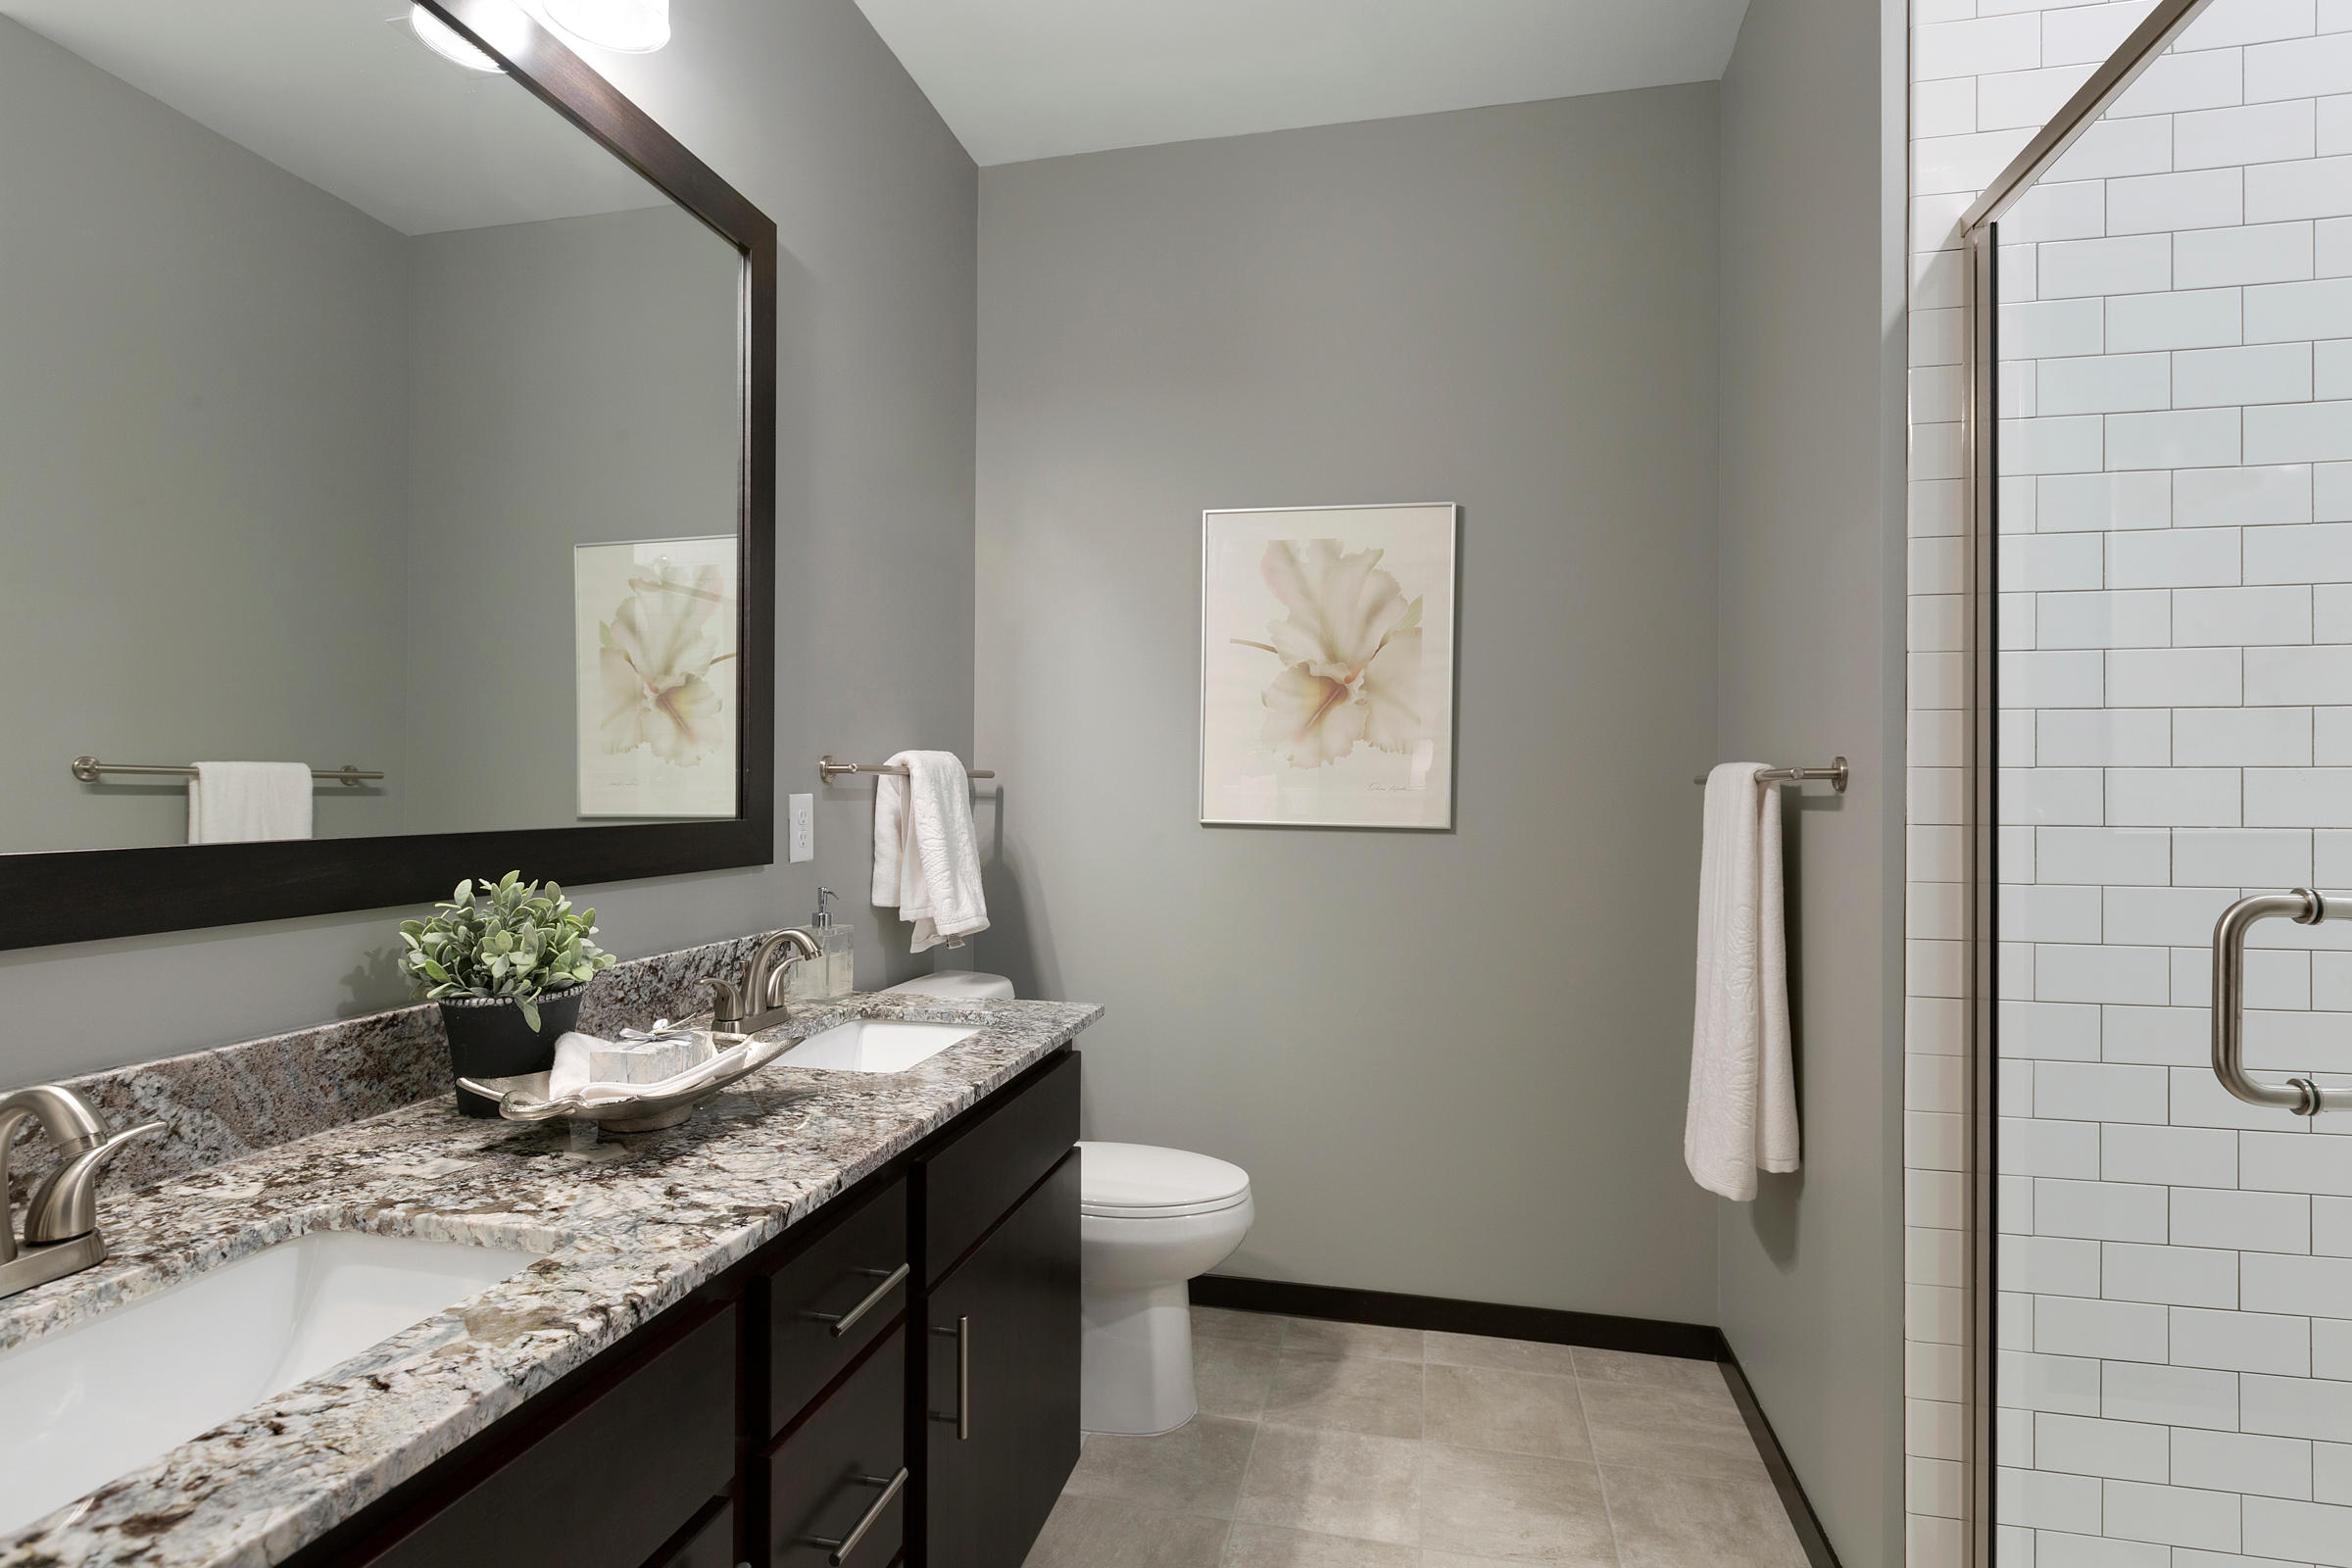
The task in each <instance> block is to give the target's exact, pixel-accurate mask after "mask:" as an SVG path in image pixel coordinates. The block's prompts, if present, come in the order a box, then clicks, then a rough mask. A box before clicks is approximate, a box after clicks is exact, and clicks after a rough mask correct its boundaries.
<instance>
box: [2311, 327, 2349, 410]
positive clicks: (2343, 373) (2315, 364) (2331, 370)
mask: <svg viewBox="0 0 2352 1568" xmlns="http://www.w3.org/2000/svg"><path fill="white" fill-rule="evenodd" d="M2311 394H2312V396H2313V397H2316V398H2319V399H2321V400H2323V401H2333V400H2341V399H2344V398H2352V338H2330V339H2327V340H2326V341H2324V342H2320V343H2314V344H2313V345H2312V346H2311Z"/></svg>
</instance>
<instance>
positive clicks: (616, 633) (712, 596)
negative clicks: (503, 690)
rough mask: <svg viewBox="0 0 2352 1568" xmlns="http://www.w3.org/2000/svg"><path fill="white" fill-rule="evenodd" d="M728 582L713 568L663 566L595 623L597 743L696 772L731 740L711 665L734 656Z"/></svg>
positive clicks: (646, 570) (646, 572)
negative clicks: (728, 646) (729, 642)
mask: <svg viewBox="0 0 2352 1568" xmlns="http://www.w3.org/2000/svg"><path fill="white" fill-rule="evenodd" d="M727 608H728V601H727V591H726V577H725V574H724V573H723V572H721V571H720V570H719V568H718V567H716V566H679V565H673V564H670V563H669V562H668V561H666V560H664V561H662V562H660V563H657V564H650V565H643V566H640V567H638V568H637V570H636V571H634V572H632V573H631V574H630V576H629V597H628V598H626V599H624V600H622V601H621V602H620V607H619V609H617V610H616V611H614V612H613V618H612V619H611V620H604V621H599V622H598V623H597V644H598V651H597V670H598V673H599V675H600V677H601V683H602V696H603V707H602V710H601V712H602V716H601V717H600V718H599V720H598V723H597V732H598V738H599V740H600V741H601V742H602V744H603V746H604V749H605V750H606V751H607V752H610V753H614V754H618V753H623V752H633V751H635V750H636V749H637V748H638V747H640V746H648V747H651V748H652V749H653V752H654V755H655V756H657V757H659V758H661V759H662V760H663V761H665V762H668V763H670V764H672V765H673V766H677V767H692V766H694V765H695V764H696V763H697V762H699V761H701V760H702V758H703V754H704V752H706V751H708V750H710V749H711V748H713V747H716V746H719V745H722V744H723V743H724V742H725V740H726V739H727V738H728V733H727V730H726V726H727V725H729V724H731V723H732V720H731V719H723V718H722V715H721V713H720V709H721V708H722V707H723V706H724V704H723V703H722V702H721V701H720V698H719V695H718V688H717V687H715V686H713V685H712V684H711V678H710V677H711V666H712V665H714V664H718V663H721V662H724V661H726V660H729V659H732V658H734V657H735V656H734V654H733V653H732V652H729V651H726V650H725V648H724V646H723V642H722V639H725V638H727V637H728V636H729V635H730V634H731V633H732V632H733V630H734V625H733V622H732V620H731V619H730V618H728V617H726V616H724V615H722V614H721V613H720V612H722V611H723V610H725V609H727Z"/></svg>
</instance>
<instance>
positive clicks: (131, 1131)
mask: <svg viewBox="0 0 2352 1568" xmlns="http://www.w3.org/2000/svg"><path fill="white" fill-rule="evenodd" d="M163 1130H164V1124H163V1123H162V1122H160V1121H145V1122H141V1123H139V1125H137V1126H136V1127H128V1128H125V1129H123V1131H122V1132H119V1133H117V1134H115V1135H114V1136H113V1137H112V1138H108V1139H106V1140H105V1141H104V1142H102V1143H100V1144H98V1145H96V1146H95V1147H93V1148H89V1149H85V1150H83V1151H81V1152H79V1153H77V1154H75V1155H73V1158H71V1159H68V1160H66V1161H65V1162H64V1163H62V1164H60V1165H59V1166H58V1167H57V1169H55V1170H53V1171H51V1172H50V1173H49V1175H48V1177H47V1179H46V1180H44V1181H43V1182H42V1183H41V1185H40V1186H39V1187H37V1188H35V1189H34V1190H33V1195H32V1201H30V1202H28V1203H26V1204H25V1246H27V1247H47V1246H50V1245H52V1244H54V1243H57V1242H70V1241H72V1240H73V1238H74V1237H76V1236H86V1235H88V1234H89V1233H90V1232H91V1231H94V1230H96V1229H97V1228H98V1177H99V1175H100V1173H102V1172H103V1171H104V1170H105V1169H106V1167H107V1166H108V1165H109V1164H111V1163H113V1161H114V1157H115V1156H116V1155H117V1154H120V1153H121V1152H123V1150H124V1149H126V1148H127V1147H129V1146H130V1145H131V1144H134V1143H136V1142H137V1141H138V1140H140V1139H142V1138H145V1137H147V1136H149V1135H150V1134H152V1133H160V1132H162V1131H163Z"/></svg>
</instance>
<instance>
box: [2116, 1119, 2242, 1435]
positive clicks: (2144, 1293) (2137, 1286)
mask: <svg viewBox="0 0 2352 1568" xmlns="http://www.w3.org/2000/svg"><path fill="white" fill-rule="evenodd" d="M2207 1076H2209V1077H2210V1076H2211V1074H2210V1073H2208V1074H2207ZM2099 1285H2100V1294H2101V1295H2103V1296H2106V1297H2108V1298H2109V1299H2113V1300H2122V1301H2163V1302H2166V1303H2168V1304H2170V1305H2173V1306H2216V1307H2234V1306H2236V1305H2237V1254H2236V1253H2235V1252H2228V1251H2221V1250H2211V1249H2206V1248H2197V1247H2168V1246H2164V1245H2162V1244H2154V1245H2148V1244H2140V1243H2131V1242H2114V1241H2110V1242H2108V1243H2107V1244H2106V1245H2105V1246H2103V1247H2101V1248H2100V1249H2099ZM2180 1424H2181V1425H2183V1426H2205V1425H2207V1424H2208V1423H2206V1422H2203V1421H2185V1422H2182V1423H2180Z"/></svg>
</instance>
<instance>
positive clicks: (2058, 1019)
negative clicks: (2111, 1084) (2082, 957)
mask: <svg viewBox="0 0 2352 1568" xmlns="http://www.w3.org/2000/svg"><path fill="white" fill-rule="evenodd" d="M2005 891H2007V890H2004V892H2005ZM2040 891H2043V892H2048V893H2060V894H2068V895H2074V896H2076V897H2077V899H2078V901H2081V900H2082V896H2083V895H2087V896H2088V898H2087V902H2088V903H2089V905H2090V907H2091V908H2090V921H2091V924H2092V925H2093V927H2094V928H2095V927H2096V925H2097V922H2098V895H2099V890H2098V889H2097V888H2048V889H2042V890H2040ZM2074 912H2075V914H2076V916H2077V917H2080V913H2081V911H2080V910H2079V909H2078V910H2076V911H2074ZM2000 1028H2001V1054H2003V1055H2004V1056H2020V1057H2049V1058H2053V1059H2058V1060H2074V1061H2096V1060H2097V1059H2098V1057H2099V1009H2098V1008H2097V1007H2095V1006H2092V1005H2086V1004H2082V1003H2061V1002H2004V1003H2002V1004H2001V1005H2000Z"/></svg>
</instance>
